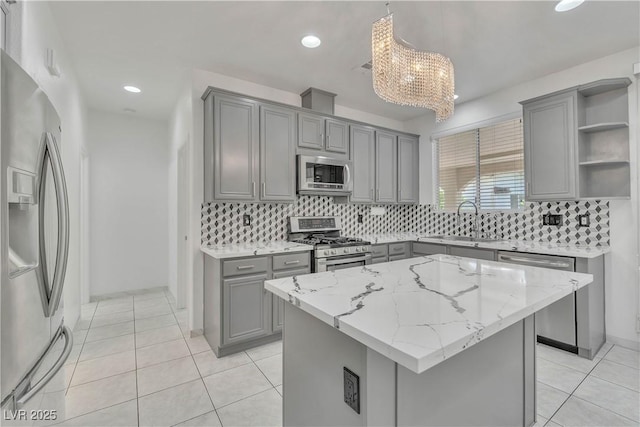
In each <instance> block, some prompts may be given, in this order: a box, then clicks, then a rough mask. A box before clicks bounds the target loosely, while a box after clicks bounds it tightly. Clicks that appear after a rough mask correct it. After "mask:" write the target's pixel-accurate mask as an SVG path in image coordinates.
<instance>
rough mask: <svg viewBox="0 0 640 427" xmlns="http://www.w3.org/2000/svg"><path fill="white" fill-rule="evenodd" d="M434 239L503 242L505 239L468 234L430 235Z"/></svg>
mask: <svg viewBox="0 0 640 427" xmlns="http://www.w3.org/2000/svg"><path fill="white" fill-rule="evenodd" d="M429 237H430V238H432V239H443V240H453V241H456V242H501V241H502V240H503V239H491V238H485V237H467V236H444V235H439V236H429Z"/></svg>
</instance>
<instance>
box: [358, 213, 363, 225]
mask: <svg viewBox="0 0 640 427" xmlns="http://www.w3.org/2000/svg"><path fill="white" fill-rule="evenodd" d="M358 224H362V214H358Z"/></svg>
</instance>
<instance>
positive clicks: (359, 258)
mask: <svg viewBox="0 0 640 427" xmlns="http://www.w3.org/2000/svg"><path fill="white" fill-rule="evenodd" d="M358 261H364V262H365V263H366V262H367V261H371V254H366V255H358V256H350V257H347V258H321V259H319V260H318V264H322V265H340V264H349V263H352V262H358Z"/></svg>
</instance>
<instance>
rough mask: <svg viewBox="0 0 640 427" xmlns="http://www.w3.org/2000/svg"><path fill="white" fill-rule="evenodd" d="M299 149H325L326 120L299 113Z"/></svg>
mask: <svg viewBox="0 0 640 427" xmlns="http://www.w3.org/2000/svg"><path fill="white" fill-rule="evenodd" d="M298 147H302V148H311V149H315V150H322V149H323V148H324V118H322V117H320V116H315V115H313V114H304V113H298Z"/></svg>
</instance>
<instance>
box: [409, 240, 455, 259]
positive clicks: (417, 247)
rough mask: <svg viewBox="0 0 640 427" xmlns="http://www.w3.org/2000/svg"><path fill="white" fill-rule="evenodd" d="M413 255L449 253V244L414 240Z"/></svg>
mask: <svg viewBox="0 0 640 427" xmlns="http://www.w3.org/2000/svg"><path fill="white" fill-rule="evenodd" d="M411 252H412V253H413V256H421V255H437V254H443V255H446V253H447V245H439V244H437V243H425V242H413V243H412V245H411Z"/></svg>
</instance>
